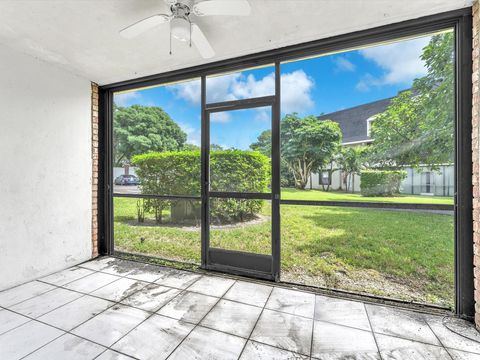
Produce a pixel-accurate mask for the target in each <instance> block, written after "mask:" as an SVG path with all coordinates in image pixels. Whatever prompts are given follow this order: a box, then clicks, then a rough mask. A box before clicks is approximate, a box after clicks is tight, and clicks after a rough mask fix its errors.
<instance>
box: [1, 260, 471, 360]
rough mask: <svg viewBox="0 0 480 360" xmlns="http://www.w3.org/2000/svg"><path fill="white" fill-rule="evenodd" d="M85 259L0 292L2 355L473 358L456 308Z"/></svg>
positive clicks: (102, 359) (4, 359) (99, 359)
mask: <svg viewBox="0 0 480 360" xmlns="http://www.w3.org/2000/svg"><path fill="white" fill-rule="evenodd" d="M91 263H93V265H91V264H90V263H86V264H81V265H80V266H79V267H72V268H71V270H64V271H60V272H58V273H56V274H52V275H49V276H47V277H45V278H43V279H42V281H32V282H29V283H26V284H24V285H20V286H18V287H15V288H12V289H9V290H6V291H3V292H0V359H1V360H10V359H21V358H25V359H26V360H31V359H49V360H50V359H52V360H56V359H61V360H63V359H69V360H70V359H72V360H75V359H87V360H88V359H95V360H132V359H140V360H143V359H155V360H157V359H158V360H161V359H168V360H170V359H181V360H184V359H189V360H190V359H209V360H215V359H222V360H223V359H227V360H228V359H243V360H249V359H255V360H256V359H259V360H260V359H267V360H268V359H272V360H273V359H275V360H277V359H278V360H283V359H309V358H311V359H312V360H315V359H316V360H346V359H349V360H378V359H380V358H381V359H382V360H422V359H426V360H429V359H446V360H449V359H450V360H480V334H479V333H478V332H477V330H476V329H475V327H474V326H473V325H472V324H470V323H467V322H466V321H464V320H460V319H457V318H453V317H442V316H436V315H429V314H423V313H419V312H413V311H409V310H406V309H401V308H396V307H389V306H384V305H373V304H365V303H363V302H359V301H351V300H348V299H341V298H333V297H329V296H327V295H315V294H311V293H308V292H304V291H297V290H296V289H292V288H283V287H282V286H281V284H276V285H275V286H271V284H270V283H267V282H263V283H262V282H261V281H249V280H248V279H241V280H235V279H231V278H228V277H222V276H215V275H213V274H212V275H208V274H203V275H202V274H198V273H194V272H188V271H183V270H177V269H169V268H166V267H162V266H154V265H145V264H141V263H137V262H133V261H125V260H121V261H120V260H118V259H117V260H112V258H102V259H99V260H95V261H92V262H91ZM87 267H91V268H94V269H95V270H97V269H101V271H94V270H89V269H88V268H87ZM104 270H105V271H106V272H104ZM108 272H110V273H108ZM113 274H116V275H113ZM119 274H122V275H124V276H117V275H119ZM81 275H85V276H83V277H80V276H81ZM70 280H71V281H70ZM47 281H48V282H49V283H47ZM54 284H55V286H54ZM76 290H78V291H76ZM190 290H192V291H190ZM86 293H90V294H86ZM106 299H111V300H106ZM2 304H3V306H2ZM5 304H8V305H5ZM22 314H25V316H24V315H22ZM32 317H35V319H36V320H31V318H32ZM66 332H68V333H66ZM460 334H461V335H460ZM467 337H470V338H471V339H468V338H467Z"/></svg>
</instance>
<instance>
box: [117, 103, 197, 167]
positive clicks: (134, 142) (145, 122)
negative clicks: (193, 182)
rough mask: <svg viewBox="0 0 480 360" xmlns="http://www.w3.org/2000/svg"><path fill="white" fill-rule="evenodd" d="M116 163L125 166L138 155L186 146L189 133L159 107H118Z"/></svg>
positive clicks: (174, 149)
mask: <svg viewBox="0 0 480 360" xmlns="http://www.w3.org/2000/svg"><path fill="white" fill-rule="evenodd" d="M113 122H114V125H113V148H114V154H115V158H114V162H115V164H116V165H117V166H121V165H122V163H123V162H125V161H126V162H130V159H131V158H132V157H133V156H134V155H138V154H144V153H147V152H152V151H159V152H162V151H176V150H180V149H182V147H183V145H184V143H185V141H186V140H187V134H185V133H184V132H183V131H182V129H181V128H180V126H178V125H177V124H176V123H175V121H173V120H172V118H171V117H170V116H169V115H168V114H167V113H166V112H165V111H163V110H162V109H161V108H160V107H157V106H142V105H133V106H129V107H115V109H114V115H113Z"/></svg>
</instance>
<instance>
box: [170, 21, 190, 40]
mask: <svg viewBox="0 0 480 360" xmlns="http://www.w3.org/2000/svg"><path fill="white" fill-rule="evenodd" d="M170 26H171V31H172V36H173V37H174V38H175V39H178V40H180V41H187V40H188V39H190V22H188V21H187V20H185V19H183V18H174V19H172V21H171V22H170Z"/></svg>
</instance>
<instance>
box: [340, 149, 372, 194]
mask: <svg viewBox="0 0 480 360" xmlns="http://www.w3.org/2000/svg"><path fill="white" fill-rule="evenodd" d="M364 154H365V147H364V146H353V147H344V148H342V149H341V150H340V151H339V153H338V156H337V157H336V163H337V165H338V169H339V170H341V171H342V183H343V185H344V186H345V191H346V192H348V190H349V187H350V184H351V185H352V186H351V190H352V192H354V191H355V175H358V174H360V170H361V169H362V164H363V157H364Z"/></svg>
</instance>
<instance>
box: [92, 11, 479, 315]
mask: <svg viewBox="0 0 480 360" xmlns="http://www.w3.org/2000/svg"><path fill="white" fill-rule="evenodd" d="M447 28H453V29H454V30H455V54H456V62H455V64H456V69H455V71H456V81H455V95H456V99H455V115H456V126H455V142H456V150H455V159H456V162H455V163H456V168H455V171H456V182H455V190H454V193H455V196H454V203H455V205H454V209H455V293H456V295H455V312H456V314H457V315H458V316H460V317H462V318H466V319H470V320H471V319H472V318H473V316H474V313H475V309H474V283H473V279H474V276H473V217H472V197H473V193H472V181H471V177H472V154H471V149H472V144H471V131H472V124H471V120H472V115H471V109H472V82H471V75H472V9H471V7H468V8H464V9H459V10H454V11H449V12H445V13H439V14H435V15H431V16H426V17H422V18H418V19H413V20H407V21H403V22H399V23H393V24H389V25H384V26H380V27H375V28H371V29H367V30H361V31H357V32H353V33H349V34H343V35H338V36H333V37H330V38H325V39H320V40H315V41H310V42H306V43H300V44H296V45H292V46H287V47H284V48H279V49H274V50H268V51H264V52H260V53H256V54H251V55H245V56H241V57H237V58H233V59H228V60H223V61H216V62H211V63H206V64H202V65H199V66H194V67H190V68H184V69H179V70H174V71H170V72H166V73H161V74H156V75H151V76H146V77H142V78H137V79H132V80H127V81H122V82H117V83H113V84H107V85H103V86H101V87H100V89H99V93H100V104H99V105H100V111H99V116H100V119H99V120H100V121H99V132H100V134H99V135H100V139H101V140H100V143H99V154H100V161H99V164H100V178H99V195H98V196H99V202H98V206H99V211H98V220H99V224H100V228H99V231H100V234H99V253H100V254H104V255H107V254H113V251H114V247H113V236H112V235H113V232H112V229H113V211H112V210H113V196H112V191H113V183H112V180H113V179H112V173H111V169H112V158H111V156H112V151H111V144H112V108H113V93H114V92H117V91H125V90H132V89H135V88H139V87H147V86H158V85H161V84H166V83H169V82H176V81H181V80H187V79H190V78H195V77H196V78H198V77H200V78H201V79H202V130H204V129H203V126H204V121H203V119H204V117H205V90H206V87H205V77H206V76H207V75H214V74H220V73H224V72H231V71H241V70H243V69H248V68H252V67H257V66H262V65H268V64H272V63H274V64H275V67H276V69H275V73H276V88H277V91H276V94H275V96H276V97H277V99H279V97H280V71H279V66H280V62H284V61H288V60H295V59H300V58H303V57H309V56H318V55H321V54H327V53H331V52H337V51H342V50H345V49H352V48H357V47H362V46H367V45H370V44H374V43H379V42H385V41H391V40H396V39H400V38H404V37H409V36H415V35H421V34H426V33H429V32H435V31H439V30H443V29H447ZM273 111H274V116H276V117H277V118H278V117H279V116H280V102H279V101H276V102H275V106H274V109H273ZM279 142H280V138H279V132H278V134H277V136H273V137H272V146H276V145H275V144H277V145H279ZM274 171H275V172H277V171H278V175H279V164H278V165H277V166H275V167H274ZM278 177H279V176H277V178H278ZM272 181H273V177H272ZM278 195H279V194H274V196H273V199H272V201H275V202H278V204H280V203H282V204H297V203H300V201H295V200H290V201H289V200H282V201H281V200H280V199H279V197H277V196H278ZM202 196H203V195H202ZM135 197H141V196H138V195H135ZM201 198H202V197H201ZM328 203H329V202H308V201H303V202H302V205H309V204H310V205H323V206H328V205H329V204H328ZM333 203H334V204H333ZM331 206H349V205H348V204H342V202H332V204H331ZM350 206H351V205H350ZM369 206H371V205H369V204H365V207H369ZM385 207H388V205H385ZM272 236H274V237H276V238H278V237H279V234H275V233H273V234H272ZM277 251H278V253H277V254H274V256H276V257H277V258H278V259H279V257H280V253H279V252H280V246H278V250H277ZM276 266H279V264H277V265H276ZM276 280H278V279H276Z"/></svg>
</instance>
